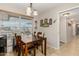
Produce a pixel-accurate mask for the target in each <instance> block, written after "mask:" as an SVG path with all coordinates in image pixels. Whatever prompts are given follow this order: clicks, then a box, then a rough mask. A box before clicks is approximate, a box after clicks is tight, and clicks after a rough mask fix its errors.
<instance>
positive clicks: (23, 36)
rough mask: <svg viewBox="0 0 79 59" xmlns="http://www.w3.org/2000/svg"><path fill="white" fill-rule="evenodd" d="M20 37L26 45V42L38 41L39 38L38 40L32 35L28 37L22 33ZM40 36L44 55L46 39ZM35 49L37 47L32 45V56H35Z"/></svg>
mask: <svg viewBox="0 0 79 59" xmlns="http://www.w3.org/2000/svg"><path fill="white" fill-rule="evenodd" d="M21 37H22V41H23V42H24V43H26V44H27V45H28V44H34V43H35V42H37V41H40V40H39V39H38V40H36V39H34V38H33V36H29V37H28V36H26V35H22V36H21ZM41 38H42V39H41V40H42V41H43V42H42V43H43V44H42V46H43V48H44V49H42V50H43V54H44V55H45V56H46V44H47V43H46V41H47V39H46V38H44V37H41ZM36 49H37V48H36V45H34V49H33V55H34V56H36Z"/></svg>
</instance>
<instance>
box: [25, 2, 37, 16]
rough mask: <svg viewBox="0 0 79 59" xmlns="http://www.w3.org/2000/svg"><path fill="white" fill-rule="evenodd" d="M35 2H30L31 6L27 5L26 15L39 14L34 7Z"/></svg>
mask: <svg viewBox="0 0 79 59" xmlns="http://www.w3.org/2000/svg"><path fill="white" fill-rule="evenodd" d="M32 5H33V4H32V3H30V6H28V7H27V9H26V15H28V16H37V15H38V11H37V10H35V9H33V6H32Z"/></svg>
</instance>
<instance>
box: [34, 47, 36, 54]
mask: <svg viewBox="0 0 79 59" xmlns="http://www.w3.org/2000/svg"><path fill="white" fill-rule="evenodd" d="M34 56H36V47H34Z"/></svg>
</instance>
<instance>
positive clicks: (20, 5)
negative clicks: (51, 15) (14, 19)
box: [0, 3, 61, 13]
mask: <svg viewBox="0 0 79 59" xmlns="http://www.w3.org/2000/svg"><path fill="white" fill-rule="evenodd" d="M29 5H30V4H29V3H2V4H1V3H0V6H7V7H11V8H17V9H21V10H24V11H25V10H26V7H27V6H29ZM59 5H61V3H60V4H59V3H33V8H34V9H36V10H37V11H38V12H39V13H42V12H44V11H46V10H49V9H51V8H54V7H56V6H59Z"/></svg>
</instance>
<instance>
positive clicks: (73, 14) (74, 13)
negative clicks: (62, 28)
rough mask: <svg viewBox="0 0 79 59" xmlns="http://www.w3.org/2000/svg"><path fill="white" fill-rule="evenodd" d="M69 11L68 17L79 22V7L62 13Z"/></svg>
mask: <svg viewBox="0 0 79 59" xmlns="http://www.w3.org/2000/svg"><path fill="white" fill-rule="evenodd" d="M66 13H69V15H68V17H69V18H70V19H74V21H75V22H76V23H79V7H77V8H74V9H70V10H67V11H64V12H63V13H62V14H61V15H63V14H66Z"/></svg>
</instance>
